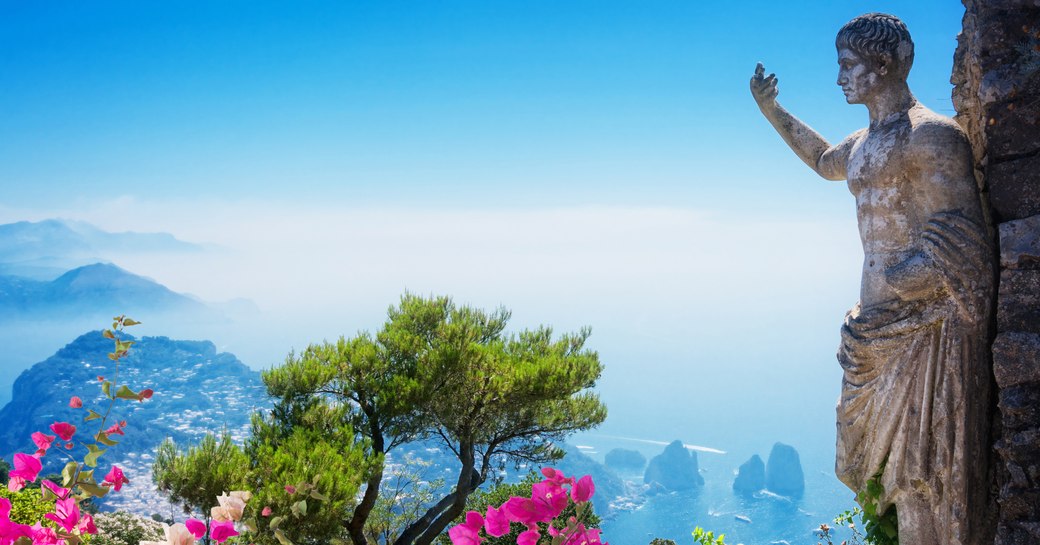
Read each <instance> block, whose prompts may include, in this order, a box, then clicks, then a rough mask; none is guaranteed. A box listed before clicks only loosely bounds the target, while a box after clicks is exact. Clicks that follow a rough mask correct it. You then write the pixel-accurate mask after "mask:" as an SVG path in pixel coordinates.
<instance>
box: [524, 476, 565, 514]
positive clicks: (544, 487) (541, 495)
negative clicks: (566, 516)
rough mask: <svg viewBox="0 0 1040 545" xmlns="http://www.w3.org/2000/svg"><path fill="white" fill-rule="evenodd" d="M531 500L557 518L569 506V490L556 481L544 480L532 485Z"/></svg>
mask: <svg viewBox="0 0 1040 545" xmlns="http://www.w3.org/2000/svg"><path fill="white" fill-rule="evenodd" d="M531 501H533V502H535V503H538V504H540V505H541V506H542V507H543V509H544V510H545V511H546V512H547V513H550V516H549V518H556V517H558V516H560V513H562V512H563V510H564V509H566V508H567V492H566V491H565V490H564V489H563V487H561V486H559V485H557V484H555V483H552V482H549V481H543V482H540V483H536V484H535V485H534V486H532V487H531Z"/></svg>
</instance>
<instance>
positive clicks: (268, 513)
mask: <svg viewBox="0 0 1040 545" xmlns="http://www.w3.org/2000/svg"><path fill="white" fill-rule="evenodd" d="M260 516H261V517H269V516H271V506H270V505H265V506H264V508H263V510H261V511H260Z"/></svg>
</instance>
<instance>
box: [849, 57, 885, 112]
mask: <svg viewBox="0 0 1040 545" xmlns="http://www.w3.org/2000/svg"><path fill="white" fill-rule="evenodd" d="M838 85H840V86H841V90H842V91H844V92H845V100H846V101H848V103H849V104H864V103H866V102H867V100H868V99H869V98H870V97H871V96H873V95H874V94H875V93H876V92H878V91H879V90H880V88H881V75H880V74H878V73H877V72H875V71H874V68H873V66H872V65H871V62H870V61H869V60H867V59H865V58H863V57H861V56H859V55H857V54H856V53H855V52H854V51H852V50H851V49H848V48H846V47H843V48H841V49H839V50H838Z"/></svg>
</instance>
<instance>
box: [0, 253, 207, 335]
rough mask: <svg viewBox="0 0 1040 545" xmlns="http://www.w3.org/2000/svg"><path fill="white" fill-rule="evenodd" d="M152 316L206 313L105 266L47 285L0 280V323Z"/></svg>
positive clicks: (139, 278)
mask: <svg viewBox="0 0 1040 545" xmlns="http://www.w3.org/2000/svg"><path fill="white" fill-rule="evenodd" d="M144 312H147V313H154V312H191V313H208V312H212V311H211V310H210V309H209V308H208V307H207V306H206V305H205V304H204V303H202V302H200V301H199V300H197V299H195V298H193V297H189V296H187V295H182V294H179V293H176V292H174V291H172V290H170V289H169V288H167V287H166V286H163V285H162V284H159V283H158V282H155V281H154V280H151V279H149V278H146V277H143V276H139V275H136V274H133V273H131V272H129V271H126V270H124V269H122V268H120V267H118V266H116V265H113V264H111V263H94V264H92V265H86V266H83V267H78V268H75V269H72V270H70V271H68V272H66V273H64V274H62V275H61V276H59V277H58V278H56V279H54V280H51V281H40V280H33V279H29V278H24V277H20V276H11V275H8V276H0V314H2V317H0V321H5V319H8V320H9V319H48V318H62V317H69V316H83V315H84V314H87V315H100V316H113V315H116V314H125V313H129V314H138V315H141V314H142V313H144Z"/></svg>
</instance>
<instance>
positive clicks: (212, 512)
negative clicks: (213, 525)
mask: <svg viewBox="0 0 1040 545" xmlns="http://www.w3.org/2000/svg"><path fill="white" fill-rule="evenodd" d="M209 518H210V520H215V521H217V522H227V521H229V520H231V514H230V513H228V512H227V509H224V508H223V507H221V506H219V505H214V506H213V507H211V508H210V509H209Z"/></svg>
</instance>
